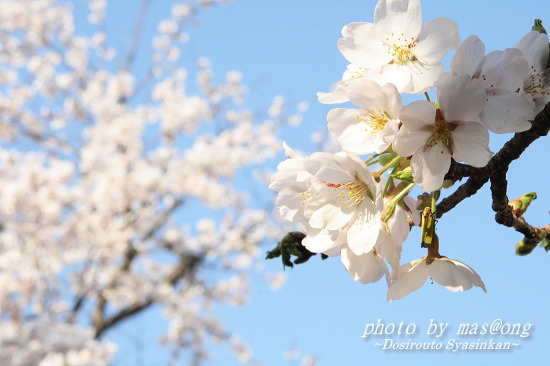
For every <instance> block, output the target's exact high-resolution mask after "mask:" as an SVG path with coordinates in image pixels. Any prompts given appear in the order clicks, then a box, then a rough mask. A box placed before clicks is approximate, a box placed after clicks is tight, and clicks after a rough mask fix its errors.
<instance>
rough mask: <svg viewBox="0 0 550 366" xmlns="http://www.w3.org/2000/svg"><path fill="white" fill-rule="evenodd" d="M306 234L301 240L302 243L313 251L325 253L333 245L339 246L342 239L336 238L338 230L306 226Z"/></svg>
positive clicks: (333, 246)
mask: <svg viewBox="0 0 550 366" xmlns="http://www.w3.org/2000/svg"><path fill="white" fill-rule="evenodd" d="M306 231H307V236H306V237H305V238H304V239H303V240H302V245H303V246H304V247H306V249H307V250H309V251H310V252H313V253H325V252H326V251H330V250H331V249H333V248H335V247H340V246H341V245H342V241H341V240H338V238H339V235H338V233H339V231H330V230H326V229H315V228H308V229H307V230H306Z"/></svg>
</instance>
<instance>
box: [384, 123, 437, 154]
mask: <svg viewBox="0 0 550 366" xmlns="http://www.w3.org/2000/svg"><path fill="white" fill-rule="evenodd" d="M430 136H431V134H430V132H429V131H412V132H409V131H405V130H404V129H401V131H399V133H398V134H397V136H396V137H395V140H394V141H393V145H392V146H393V150H394V151H395V152H396V153H398V154H399V155H400V156H404V157H408V156H411V155H413V154H414V153H416V152H417V151H418V149H420V148H421V147H422V146H424V145H425V144H426V141H427V140H428V138H429V137H430Z"/></svg>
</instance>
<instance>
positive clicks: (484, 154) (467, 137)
mask: <svg viewBox="0 0 550 366" xmlns="http://www.w3.org/2000/svg"><path fill="white" fill-rule="evenodd" d="M451 149H452V151H453V158H454V159H455V160H457V161H463V162H465V163H468V164H470V165H472V166H475V167H478V168H481V167H484V166H485V165H487V163H488V162H489V160H490V159H491V157H492V156H493V153H492V152H491V150H489V132H488V131H487V129H486V128H485V127H484V126H483V125H482V124H481V123H477V122H464V123H460V124H459V125H458V126H457V127H456V128H455V130H454V131H453V136H452V139H451Z"/></svg>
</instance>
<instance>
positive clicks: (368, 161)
mask: <svg viewBox="0 0 550 366" xmlns="http://www.w3.org/2000/svg"><path fill="white" fill-rule="evenodd" d="M378 156H379V154H374V155H373V156H371V157H370V158H368V159H367V160H365V164H367V165H368V164H369V163H370V162H371V161H373V160H374V159H376V158H377V157H378Z"/></svg>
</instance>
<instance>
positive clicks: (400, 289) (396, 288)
mask: <svg viewBox="0 0 550 366" xmlns="http://www.w3.org/2000/svg"><path fill="white" fill-rule="evenodd" d="M416 262H417V261H413V262H410V263H407V264H404V265H402V266H401V267H400V268H399V277H398V278H397V280H395V281H394V282H392V284H391V285H390V287H389V289H388V294H387V296H386V298H387V299H388V301H393V300H398V299H401V298H403V297H405V296H407V295H408V294H410V293H411V292H413V291H416V290H418V289H419V288H420V287H422V285H423V284H424V283H425V282H426V280H427V279H428V266H427V265H426V261H425V260H422V261H420V263H418V264H416V266H414V267H413V266H412V265H413V264H414V263H416Z"/></svg>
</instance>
